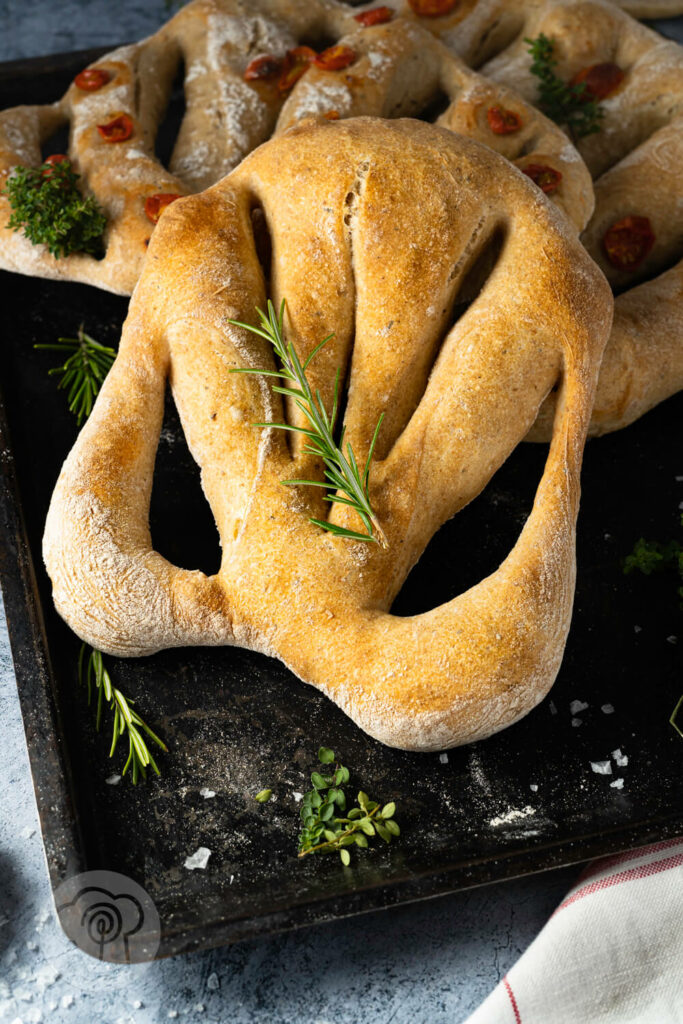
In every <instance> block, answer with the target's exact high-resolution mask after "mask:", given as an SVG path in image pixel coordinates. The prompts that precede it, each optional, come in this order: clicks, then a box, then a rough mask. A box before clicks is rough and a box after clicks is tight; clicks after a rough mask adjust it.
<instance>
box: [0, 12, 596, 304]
mask: <svg viewBox="0 0 683 1024" xmlns="http://www.w3.org/2000/svg"><path fill="white" fill-rule="evenodd" d="M355 13H357V12H356V11H355V10H354V9H350V8H349V7H347V6H345V5H344V4H342V3H338V2H336V0H250V2H249V3H247V2H246V0H194V2H192V3H190V4H188V5H187V6H186V7H184V8H183V9H182V10H181V11H179V12H178V14H176V15H175V17H174V18H172V19H171V20H170V21H169V22H168V23H167V24H166V25H164V26H163V27H162V28H161V29H160V30H159V32H157V33H155V35H153V36H150V37H149V38H148V39H146V40H142V41H141V42H140V43H137V44H134V45H131V46H126V47H122V48H120V49H118V50H115V51H113V52H112V53H110V54H107V55H105V56H104V57H102V58H100V59H98V60H97V61H96V62H95V63H94V64H93V65H91V67H90V70H91V71H94V73H104V74H106V75H109V76H110V79H109V81H108V82H106V83H105V84H104V85H103V86H101V87H100V88H97V89H95V90H94V91H92V92H89V91H87V90H83V89H82V88H80V87H79V86H78V84H77V83H76V82H74V83H72V85H71V86H70V88H69V89H68V90H67V92H66V94H65V95H64V97H63V98H62V99H61V100H60V101H58V102H57V103H55V104H52V105H51V106H45V107H15V108H11V109H9V110H5V111H2V112H0V182H2V181H3V180H4V179H6V177H7V176H8V175H9V174H10V173H11V171H12V170H13V168H14V167H15V166H16V165H17V164H18V163H22V164H27V165H29V166H37V165H39V164H40V161H41V145H43V144H44V143H47V141H48V140H49V138H50V137H51V136H52V135H53V134H54V133H55V131H57V129H58V128H60V127H63V126H65V125H66V124H69V126H70V142H69V147H68V155H69V157H70V158H71V159H72V161H73V162H74V165H75V167H76V168H77V170H78V171H79V173H80V174H81V176H82V181H83V185H84V186H85V188H86V190H88V191H90V192H92V193H93V194H94V195H95V196H96V198H97V200H98V202H99V203H100V205H101V206H102V208H103V210H104V212H105V213H106V215H107V230H106V232H105V249H106V252H105V256H104V258H103V259H95V258H94V257H93V256H89V255H85V254H79V253H74V254H71V255H69V256H67V257H61V258H59V259H57V258H55V257H54V256H52V255H50V253H49V252H48V251H47V249H46V248H45V247H44V246H42V245H33V244H32V243H31V242H30V241H29V240H28V239H27V238H25V237H24V235H23V233H22V232H15V231H12V230H10V229H8V228H7V227H6V226H5V225H6V224H7V221H8V220H9V216H10V212H11V211H10V207H9V202H8V200H7V199H6V198H5V197H3V196H1V195H0V267H2V268H4V269H8V270H13V271H15V272H19V273H27V274H32V275H37V276H43V277H51V278H55V279H60V280H75V281H80V282H83V283H86V284H92V285H95V286H96V287H100V288H104V289H107V290H109V291H113V292H118V293H120V294H130V292H131V291H132V290H133V287H134V285H135V282H136V281H137V278H138V276H139V273H140V269H141V267H142V263H143V261H144V258H145V254H146V246H147V244H148V242H149V238H150V235H151V233H152V231H153V229H154V225H153V223H151V222H150V220H149V219H148V217H147V216H146V214H145V200H146V198H148V197H149V196H151V195H155V194H156V195H158V194H170V195H186V194H189V193H193V192H196V191H201V190H202V189H203V188H206V187H208V186H209V185H212V184H213V183H214V182H215V181H217V180H219V179H220V178H221V177H223V175H225V174H226V173H228V172H229V171H230V170H232V169H233V167H235V166H236V165H237V164H238V163H239V161H240V160H241V159H242V158H243V157H244V156H246V154H247V153H248V152H250V151H251V150H252V149H253V148H254V147H255V146H257V145H259V144H260V143H262V142H263V141H265V140H266V139H267V138H268V137H269V136H270V135H271V134H272V133H273V131H274V130H277V131H282V130H284V129H285V128H286V127H288V126H289V125H290V124H291V123H292V122H293V121H294V120H298V119H300V118H301V117H302V116H308V115H310V114H311V113H325V112H327V113H328V114H330V115H338V116H351V115H357V114H369V115H377V114H382V115H383V116H388V117H394V116H405V115H412V114H418V113H420V111H421V110H422V109H423V108H424V107H425V106H427V105H428V104H429V103H430V102H431V101H432V100H433V99H436V98H437V97H438V96H439V95H440V91H441V90H445V91H446V92H447V93H448V95H449V97H450V99H451V101H452V102H451V106H450V107H449V110H448V111H447V112H446V113H445V114H444V115H443V117H442V118H441V121H442V123H448V124H449V126H450V127H452V128H453V130H457V131H460V132H463V133H464V134H468V135H472V136H473V137H475V138H479V139H480V141H483V142H485V143H487V144H489V145H491V146H492V147H493V148H495V149H496V150H497V151H499V152H501V153H503V155H504V156H507V157H508V158H509V159H511V160H515V161H516V162H517V163H518V164H519V165H520V166H529V165H531V164H533V163H534V162H538V161H540V162H547V161H550V162H551V163H552V164H553V165H554V166H555V167H556V169H557V170H558V171H560V173H561V175H562V182H561V185H560V187H559V188H558V189H557V190H556V192H555V193H554V194H553V195H552V196H551V197H550V198H551V200H552V201H554V202H557V204H558V205H560V206H561V207H562V208H563V209H564V210H565V212H566V213H567V214H568V216H569V217H570V218H571V219H572V220H573V221H574V222H575V223H576V224H577V227H578V228H579V229H581V228H583V227H584V226H585V224H586V222H587V220H588V217H589V216H590V213H591V211H592V208H593V194H592V187H591V183H590V179H589V176H588V174H587V172H586V170H585V168H584V167H583V165H582V163H581V161H580V160H579V159H578V157H577V154H576V151H575V150H574V148H573V146H572V145H571V143H569V142H568V140H567V138H566V136H565V135H564V133H563V132H562V131H561V129H560V128H559V127H557V126H556V125H554V124H552V122H550V121H548V120H547V119H546V118H544V117H543V115H542V114H540V113H539V112H538V111H537V110H535V108H534V107H533V106H531V105H529V104H526V103H524V102H523V101H521V100H520V98H519V97H518V96H517V95H516V94H515V93H514V92H511V91H510V90H508V89H507V88H505V87H498V86H492V85H491V84H490V83H487V82H486V81H485V80H484V79H482V78H481V77H480V76H478V75H476V74H475V73H474V72H472V71H470V70H468V69H467V68H466V67H465V65H464V64H463V63H462V62H461V61H460V60H459V59H458V58H457V57H455V56H453V55H452V54H451V53H450V52H449V51H448V50H447V49H446V48H445V47H443V46H442V45H441V44H440V43H439V42H438V40H437V39H436V38H435V36H434V35H433V34H432V33H430V32H429V31H427V28H426V27H425V26H424V25H420V24H418V23H417V22H415V21H410V20H407V19H396V20H394V21H392V22H390V23H388V24H386V25H377V26H375V27H370V28H364V27H361V26H360V25H359V23H358V22H357V21H356V20H355V18H354V15H355ZM421 21H422V22H425V23H426V22H428V21H429V19H424V18H423V19H421ZM326 36H332V37H334V38H339V42H340V44H341V45H344V46H349V47H350V48H351V49H352V50H353V51H354V53H356V54H357V56H358V59H357V60H355V61H354V64H353V66H352V67H351V68H350V69H349V70H348V73H347V72H346V71H344V70H337V71H324V70H321V69H318V68H316V67H311V68H309V69H308V71H307V73H306V75H305V76H304V77H303V78H302V79H301V80H300V81H299V82H298V83H297V84H296V85H295V86H294V88H293V90H292V91H291V93H290V94H289V96H287V93H283V92H281V91H280V90H279V89H278V87H277V83H276V82H275V81H270V80H263V81H260V80H255V81H245V79H244V73H245V70H246V68H247V66H248V64H249V63H250V61H251V60H252V59H253V58H255V57H256V56H257V55H259V54H263V52H264V51H265V52H270V54H271V55H272V56H273V57H278V58H279V57H281V56H282V55H283V54H284V53H285V52H286V51H287V50H288V49H289V48H292V47H294V46H295V45H296V44H297V43H298V42H299V41H301V40H302V39H304V38H311V37H320V38H321V39H322V38H324V37H326ZM416 61H417V62H418V63H419V66H420V69H421V72H422V75H421V78H422V80H421V81H418V80H417V79H416V76H415V68H416ZM181 62H184V66H185V75H184V88H185V95H186V100H187V105H186V112H185V115H184V117H183V120H182V123H181V126H180V130H179V133H178V137H177V139H176V142H175V145H174V149H173V153H172V155H171V158H170V160H169V166H168V169H166V168H164V167H163V166H162V164H161V163H160V161H159V160H158V159H157V157H156V156H155V151H154V146H155V136H156V134H157V129H158V126H159V124H160V122H161V120H162V118H163V115H164V112H165V109H166V106H167V104H168V101H169V96H170V93H171V88H172V84H173V80H174V76H175V75H176V72H177V70H178V68H179V67H180V64H181ZM494 104H497V105H501V104H504V105H506V106H507V107H509V108H510V109H511V110H513V111H515V112H517V113H518V114H519V115H520V116H521V119H522V125H523V127H522V130H521V131H518V132H516V133H515V134H514V136H513V135H496V134H495V133H494V132H493V131H492V129H491V127H490V126H489V124H488V123H487V121H486V109H487V106H491V105H494ZM283 105H284V109H283ZM121 114H124V115H125V116H127V117H129V118H130V123H131V125H132V129H133V130H132V134H131V136H130V138H128V139H123V140H121V141H118V142H116V143H111V142H108V141H107V140H106V139H104V138H102V137H101V135H100V133H99V131H98V124H99V125H101V124H102V123H106V122H109V121H110V119H112V118H114V117H115V116H118V115H121ZM278 115H280V116H279V120H278Z"/></svg>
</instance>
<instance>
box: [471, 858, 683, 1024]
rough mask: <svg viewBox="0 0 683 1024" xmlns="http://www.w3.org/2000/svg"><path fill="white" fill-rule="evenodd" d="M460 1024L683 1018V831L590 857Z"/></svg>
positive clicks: (654, 1022) (661, 1023)
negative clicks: (537, 930) (550, 912)
mask: <svg viewBox="0 0 683 1024" xmlns="http://www.w3.org/2000/svg"><path fill="white" fill-rule="evenodd" d="M465 1024H683V838H681V839H668V840H664V841H662V842H659V843H654V844H653V845H652V846H644V847H641V848H640V849H638V850H629V851H628V852H627V853H621V854H617V855H616V856H614V857H605V858H603V859H602V860H597V861H594V862H593V863H592V864H589V866H588V867H587V868H586V870H585V871H584V872H583V873H582V874H581V876H580V878H579V880H578V882H577V884H576V885H575V887H574V888H573V889H572V890H571V891H570V892H569V893H568V895H567V896H566V897H565V899H564V900H563V901H562V903H560V905H559V907H558V908H557V910H556V911H555V912H554V914H553V915H552V917H551V918H550V920H549V921H548V923H547V924H546V926H545V928H543V930H542V931H541V932H540V934H539V935H538V936H537V937H536V939H535V940H534V941H533V942H532V944H531V945H530V946H529V948H528V949H527V951H526V952H525V953H524V955H523V956H521V957H520V958H519V960H518V961H517V963H516V964H515V965H514V967H513V968H512V969H511V970H510V971H509V972H508V974H507V975H506V976H505V977H504V978H503V980H502V981H501V982H500V984H499V985H498V986H497V988H496V989H494V991H493V992H492V993H491V995H490V996H489V997H488V999H486V1001H485V1002H484V1003H482V1005H481V1006H480V1007H479V1008H478V1009H477V1010H476V1011H475V1012H474V1013H473V1014H472V1015H471V1016H470V1017H468V1019H467V1021H465Z"/></svg>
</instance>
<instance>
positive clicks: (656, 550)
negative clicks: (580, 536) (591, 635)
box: [624, 516, 683, 739]
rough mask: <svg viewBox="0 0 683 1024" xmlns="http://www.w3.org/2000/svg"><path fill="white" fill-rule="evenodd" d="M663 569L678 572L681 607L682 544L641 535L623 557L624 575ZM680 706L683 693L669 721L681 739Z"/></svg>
mask: <svg viewBox="0 0 683 1024" xmlns="http://www.w3.org/2000/svg"><path fill="white" fill-rule="evenodd" d="M681 526H683V516H681ZM665 569H675V570H677V572H678V576H679V577H680V580H681V586H679V587H678V596H679V597H680V598H681V608H683V544H681V543H680V542H679V541H677V540H670V541H667V542H666V543H664V544H662V543H661V542H660V541H657V540H645V538H644V537H641V538H640V539H639V540H637V541H636V543H635V545H634V547H633V551H632V552H631V554H630V555H627V556H626V558H625V559H624V574H625V575H628V574H629V573H631V572H635V571H637V572H642V574H643V575H644V576H651V575H652V573H654V572H661V571H662V570H665ZM682 707H683V695H682V696H681V698H680V700H679V701H678V703H677V704H676V707H675V708H674V709H673V712H672V714H671V718H670V719H669V723H670V724H671V725H672V726H673V727H674V729H675V730H676V732H677V733H678V735H679V736H680V737H681V738H682V739H683V730H682V729H681V728H680V726H679V725H678V722H677V718H678V715H679V712H680V710H681V708H682Z"/></svg>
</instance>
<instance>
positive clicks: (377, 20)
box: [353, 7, 394, 28]
mask: <svg viewBox="0 0 683 1024" xmlns="http://www.w3.org/2000/svg"><path fill="white" fill-rule="evenodd" d="M393 16H394V12H393V11H392V9H391V7H373V8H372V9H371V10H369V11H361V12H360V14H354V16H353V17H354V20H355V21H357V22H358V24H359V25H362V26H363V28H371V27H372V26H373V25H383V24H384V23H385V21H391V19H392V18H393Z"/></svg>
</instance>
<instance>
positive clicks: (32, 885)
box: [0, 0, 578, 1024]
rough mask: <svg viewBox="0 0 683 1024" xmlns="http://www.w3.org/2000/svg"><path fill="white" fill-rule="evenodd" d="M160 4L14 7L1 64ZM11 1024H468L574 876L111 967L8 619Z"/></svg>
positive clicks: (138, 26) (108, 31) (2, 940)
mask: <svg viewBox="0 0 683 1024" xmlns="http://www.w3.org/2000/svg"><path fill="white" fill-rule="evenodd" d="M166 16H167V8H166V6H165V5H164V3H163V0H152V2H149V3H145V2H142V0H137V2H135V0H117V2H113V0H91V2H88V0H21V2H20V0H5V2H0V60H14V59H17V58H21V57H31V56H38V55H41V54H47V53H56V52H60V51H67V50H73V49H81V48H84V47H88V46H98V45H109V44H111V45H114V44H116V43H118V42H121V41H123V40H128V39H137V38H140V37H142V36H143V35H146V34H148V33H150V32H153V31H154V30H155V29H156V28H157V27H158V26H159V25H160V24H161V22H162V21H163V20H164V19H165V17H166ZM0 722H1V723H2V733H1V734H0V735H1V739H0V780H1V784H0V1024H20V1022H21V1024H37V1022H41V1021H45V1022H55V1024H61V1022H62V1021H64V1022H68V1024H91V1022H93V1021H97V1022H98V1024H133V1022H135V1024H157V1022H160V1021H167V1020H173V1019H178V1020H186V1021H193V1022H194V1021H206V1022H207V1024H208V1022H219V1021H220V1022H230V1024H365V1022H366V1021H373V1022H374V1024H390V1022H391V1024H427V1022H428V1024H446V1022H448V1024H458V1022H462V1021H463V1020H465V1018H466V1017H467V1016H468V1015H469V1013H471V1012H472V1010H473V1009H474V1008H475V1007H476V1006H477V1005H478V1004H479V1003H480V1002H481V1001H482V1000H483V998H484V997H485V996H486V995H487V994H488V992H489V991H490V989H491V988H493V987H494V986H495V984H496V983H497V982H498V981H499V979H500V978H501V977H502V976H503V974H504V973H505V972H506V971H507V970H508V968H509V967H510V966H511V965H512V964H513V963H514V961H515V960H516V959H517V957H518V956H519V955H520V953H521V952H522V951H523V950H524V949H525V947H526V946H527V945H528V944H529V943H530V942H531V940H532V939H533V938H534V936H535V935H536V934H537V932H538V930H539V929H540V928H541V927H542V925H543V923H544V922H545V920H546V918H547V917H548V915H549V913H550V912H551V911H552V909H553V908H554V907H555V905H556V904H557V903H558V902H559V900H560V899H561V897H562V895H563V893H564V892H565V891H566V890H567V888H569V886H570V885H571V883H572V881H573V879H574V878H575V876H576V874H577V873H578V872H577V869H565V870H563V871H556V872H553V873H551V874H546V875H542V876H535V877H531V878H527V879H524V880H520V881H516V882H509V883H505V884H501V885H496V886H489V887H486V888H483V889H478V890H474V891H472V892H469V893H461V894H458V895H455V896H450V897H443V898H440V899H434V900H430V901H426V902H423V903H420V904H416V905H413V906H407V907H401V908H397V909H392V910H388V911H383V912H380V913H376V914H372V915H368V916H364V917H357V918H352V919H349V920H345V921H339V922H336V923H335V924H332V925H326V926H324V927H319V928H314V929H308V930H304V931H300V932H295V933H291V934H288V935H284V936H281V937H278V938H273V939H266V940H259V941H252V942H248V943H242V944H239V945H236V946H232V947H230V948H228V949H222V950H214V951H211V952H208V953H199V954H194V955H192V956H187V957H176V958H174V959H172V960H166V961H163V962H157V963H153V964H150V965H142V966H133V967H118V966H113V965H109V964H100V963H98V962H97V961H95V960H92V959H90V958H88V957H86V956H85V955H84V954H83V953H81V952H80V951H79V950H77V949H75V948H74V947H73V946H71V944H70V943H69V942H68V940H67V939H66V938H65V936H64V935H63V934H62V932H61V931H60V929H59V927H58V925H57V924H56V922H55V917H54V912H53V907H52V901H51V894H50V888H49V885H48V879H47V873H46V870H45V864H44V859H43V849H42V842H41V836H40V830H39V825H38V820H37V816H36V810H35V804H34V800H33V790H32V785H31V776H30V772H29V765H28V759H27V756H26V751H25V744H24V733H23V728H22V724H21V715H20V712H19V706H18V701H17V694H16V688H15V683H14V673H13V669H12V659H11V655H10V651H9V645H8V640H7V633H6V630H5V627H4V619H3V620H2V623H1V624H0Z"/></svg>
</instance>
